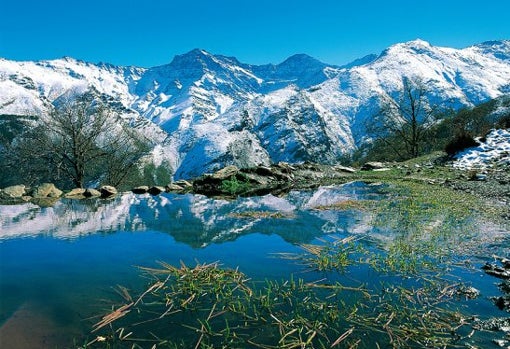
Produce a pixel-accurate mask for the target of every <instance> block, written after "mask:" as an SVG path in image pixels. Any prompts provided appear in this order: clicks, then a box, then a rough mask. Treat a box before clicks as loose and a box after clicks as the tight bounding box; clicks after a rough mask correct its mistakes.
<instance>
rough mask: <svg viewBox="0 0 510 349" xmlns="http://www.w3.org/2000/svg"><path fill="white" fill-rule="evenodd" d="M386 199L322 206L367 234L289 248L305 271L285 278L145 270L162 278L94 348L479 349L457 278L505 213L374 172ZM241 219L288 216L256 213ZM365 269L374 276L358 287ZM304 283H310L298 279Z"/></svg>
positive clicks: (467, 295) (197, 269) (198, 269)
mask: <svg viewBox="0 0 510 349" xmlns="http://www.w3.org/2000/svg"><path fill="white" fill-rule="evenodd" d="M372 175H373V176H374V177H373V178H372V179H367V180H369V181H376V180H383V179H384V181H385V182H386V183H388V185H387V186H379V189H378V190H379V193H380V194H384V197H385V199H383V200H361V201H359V202H358V201H355V200H346V201H341V202H338V203H333V204H331V205H326V206H318V207H316V208H314V209H315V210H320V211H328V210H333V211H334V210H345V211H362V212H364V214H365V215H367V217H368V218H369V221H368V222H367V231H360V232H357V233H349V234H340V233H338V234H334V235H332V236H330V237H326V238H320V239H316V240H315V241H314V242H313V243H310V244H300V245H299V246H300V247H301V249H302V253H295V254H290V253H285V254H284V253H281V254H277V257H278V258H283V259H284V260H287V261H289V263H296V264H297V265H301V268H298V269H301V272H304V273H299V274H290V275H288V277H286V278H284V279H282V280H272V279H266V280H252V279H250V277H249V276H248V275H245V274H244V273H242V272H241V271H240V270H238V269H231V268H227V267H222V266H221V265H220V264H219V263H218V262H215V263H210V264H202V263H198V262H197V264H196V265H195V266H193V267H191V266H188V265H185V264H184V263H181V265H180V266H178V267H177V266H173V265H169V264H166V263H161V264H160V265H161V267H160V268H141V269H142V271H143V272H144V275H145V276H146V277H148V278H149V280H150V282H149V284H148V286H147V288H146V289H145V290H144V291H143V292H140V294H139V295H137V296H136V297H134V296H132V295H131V294H130V292H129V291H128V290H127V289H125V288H120V289H119V293H120V294H121V295H122V297H123V299H124V302H123V303H122V304H120V305H117V306H112V308H111V311H109V312H107V314H106V315H104V316H103V317H102V319H101V320H100V321H98V322H97V323H96V324H95V325H94V329H93V336H94V338H93V339H92V340H90V341H89V342H88V344H87V345H85V347H88V348H96V347H129V348H141V347H150V348H332V347H338V348H383V347H391V348H409V347H411V348H446V347H452V348H453V347H474V346H471V344H470V341H472V339H473V338H476V331H477V329H476V326H472V322H473V319H474V318H473V315H475V314H469V313H466V308H463V307H462V303H461V302H459V301H461V300H463V301H466V300H468V299H471V298H475V297H476V296H477V290H474V289H473V288H471V287H470V285H469V284H464V283H462V282H459V281H458V280H455V278H452V277H451V275H449V271H451V269H452V268H460V267H459V265H460V264H465V265H469V263H466V261H465V260H464V259H466V258H469V256H472V254H471V252H472V251H473V247H476V251H477V253H483V251H484V249H487V251H488V250H489V244H493V243H494V242H495V241H496V239H497V238H498V237H497V236H490V237H487V236H486V234H483V233H480V232H479V231H480V226H481V224H482V223H481V222H483V220H484V219H491V220H492V219H493V218H494V217H496V216H497V213H496V215H494V213H495V212H494V210H488V209H487V206H485V205H484V204H483V203H481V202H480V201H479V200H477V199H476V198H475V197H474V196H472V195H469V194H464V193H459V192H455V191H453V190H450V189H448V188H444V187H439V186H431V185H429V184H427V183H424V182H423V181H412V180H407V181H402V180H396V179H394V177H392V175H391V171H390V172H380V173H378V174H372ZM237 217H238V218H242V219H246V218H257V219H274V218H284V217H283V216H279V215H275V214H271V213H261V212H256V213H254V214H248V213H244V214H239V215H238V216H237ZM359 273H363V274H369V275H373V277H369V278H366V277H362V278H360V279H363V280H365V281H364V282H361V281H356V279H357V275H358V274H359ZM298 276H299V277H298Z"/></svg>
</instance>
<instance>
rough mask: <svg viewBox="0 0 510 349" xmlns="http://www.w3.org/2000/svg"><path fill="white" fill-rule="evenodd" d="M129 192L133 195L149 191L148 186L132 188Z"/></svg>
mask: <svg viewBox="0 0 510 349" xmlns="http://www.w3.org/2000/svg"><path fill="white" fill-rule="evenodd" d="M131 191H132V192H133V193H135V194H145V193H147V192H148V191H149V186H148V185H141V186H139V187H134V188H133V189H131Z"/></svg>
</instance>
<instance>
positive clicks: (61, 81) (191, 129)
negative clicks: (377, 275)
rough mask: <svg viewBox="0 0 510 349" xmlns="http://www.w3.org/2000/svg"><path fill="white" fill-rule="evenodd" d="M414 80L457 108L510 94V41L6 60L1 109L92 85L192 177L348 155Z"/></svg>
mask: <svg viewBox="0 0 510 349" xmlns="http://www.w3.org/2000/svg"><path fill="white" fill-rule="evenodd" d="M404 77H405V78H411V79H419V80H421V81H423V82H424V83H426V84H427V86H428V87H429V89H430V94H429V96H428V97H429V100H430V101H431V102H432V103H441V104H447V105H448V106H451V107H452V108H461V107H469V106H473V105H476V104H479V103H480V102H483V101H486V100H488V99H492V98H496V97H499V96H501V95H504V94H509V93H510V41H509V40H503V41H494V42H486V43H482V44H479V45H475V46H471V47H468V48H465V49H460V50H459V49H453V48H445V47H435V46H432V45H430V44H429V43H427V42H425V41H422V40H415V41H410V42H407V43H401V44H396V45H393V46H391V47H390V48H388V49H386V50H384V51H383V52H382V53H381V54H380V55H379V56H375V55H369V56H367V57H364V58H362V59H360V60H357V61H355V62H353V63H352V64H349V65H346V66H343V67H338V66H334V65H328V64H325V63H322V62H320V61H318V60H316V59H314V58H312V57H309V56H307V55H303V54H300V55H294V56H292V57H290V58H288V59H287V60H285V61H284V62H282V63H280V64H277V65H274V64H268V65H260V66H255V65H250V64H245V63H241V62H239V61H238V60H237V59H236V58H233V57H226V56H221V55H213V54H210V53H208V52H206V51H204V50H200V49H196V50H193V51H191V52H189V53H187V54H183V55H178V56H176V57H175V58H174V59H173V60H172V62H171V63H169V64H167V65H163V66H159V67H153V68H148V69H147V68H137V67H117V66H113V65H110V64H104V63H100V64H92V63H87V62H82V61H79V60H75V59H72V58H63V59H59V60H53V61H39V62H15V61H9V60H5V59H0V114H10V115H42V114H45V113H47V112H48V110H50V108H51V107H52V103H53V102H54V101H55V100H57V99H58V98H59V97H60V96H62V95H63V94H65V93H69V91H73V92H74V93H80V92H83V91H86V90H90V89H94V90H95V91H96V92H97V93H98V94H100V95H102V96H103V97H104V98H103V99H104V100H106V101H108V103H109V104H112V105H115V106H117V107H118V110H121V113H122V116H123V117H124V118H125V119H127V120H128V121H129V122H130V123H131V125H133V127H136V128H138V129H140V130H141V132H143V133H144V134H145V135H146V136H147V137H148V138H150V139H152V141H153V144H154V148H153V150H152V154H151V161H152V162H153V163H154V164H155V165H156V166H166V167H168V168H169V170H170V171H171V173H173V174H174V178H175V179H179V178H191V177H196V176H198V175H200V174H202V173H205V172H213V171H215V170H217V169H219V168H221V167H224V166H226V165H230V164H233V165H236V166H238V167H252V166H256V165H260V164H262V165H268V164H270V163H276V162H279V161H287V162H291V163H294V162H303V161H314V162H322V163H335V162H338V161H339V160H340V159H341V158H342V157H343V156H344V155H346V154H350V153H351V152H352V151H354V150H355V149H356V148H357V147H358V146H360V145H362V144H363V143H364V142H366V141H367V135H366V130H365V125H366V123H367V120H369V119H370V118H371V117H373V115H374V113H375V112H376V110H377V109H378V107H379V103H380V100H381V98H383V97H390V98H395V97H396V96H397V94H398V91H399V90H400V89H401V88H402V80H403V78H404Z"/></svg>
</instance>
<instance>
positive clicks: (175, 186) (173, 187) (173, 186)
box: [165, 183, 184, 192]
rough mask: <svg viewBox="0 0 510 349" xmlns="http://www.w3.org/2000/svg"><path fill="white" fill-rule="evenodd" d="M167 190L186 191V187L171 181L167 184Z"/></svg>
mask: <svg viewBox="0 0 510 349" xmlns="http://www.w3.org/2000/svg"><path fill="white" fill-rule="evenodd" d="M165 191H167V192H181V191H184V188H183V187H181V186H180V185H178V184H175V183H170V184H168V185H166V186H165Z"/></svg>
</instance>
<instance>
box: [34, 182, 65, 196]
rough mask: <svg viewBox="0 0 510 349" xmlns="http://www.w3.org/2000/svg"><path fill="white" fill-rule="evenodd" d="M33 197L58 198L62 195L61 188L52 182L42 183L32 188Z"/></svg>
mask: <svg viewBox="0 0 510 349" xmlns="http://www.w3.org/2000/svg"><path fill="white" fill-rule="evenodd" d="M32 196H33V197H34V198H59V197H60V196H62V190H60V189H58V188H57V187H55V185H54V184H53V183H43V184H41V185H38V186H36V187H35V188H34V189H33V190H32Z"/></svg>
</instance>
